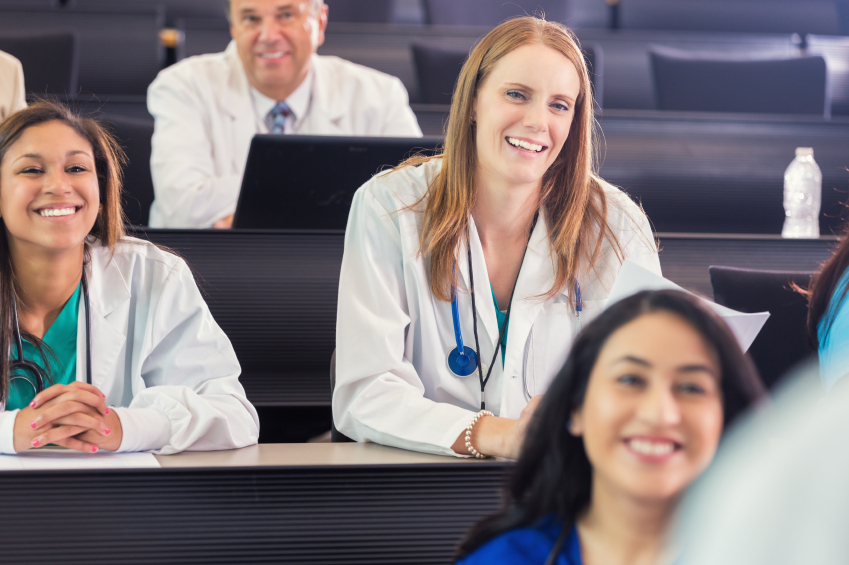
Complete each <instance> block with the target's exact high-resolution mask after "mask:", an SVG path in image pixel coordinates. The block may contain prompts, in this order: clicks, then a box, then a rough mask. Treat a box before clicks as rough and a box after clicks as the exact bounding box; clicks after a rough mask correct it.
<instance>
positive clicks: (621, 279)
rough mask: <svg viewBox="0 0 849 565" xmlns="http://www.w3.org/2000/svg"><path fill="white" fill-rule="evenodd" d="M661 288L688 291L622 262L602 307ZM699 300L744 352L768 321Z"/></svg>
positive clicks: (759, 315) (763, 314)
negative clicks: (716, 316) (725, 326)
mask: <svg viewBox="0 0 849 565" xmlns="http://www.w3.org/2000/svg"><path fill="white" fill-rule="evenodd" d="M664 289H673V290H681V291H683V292H687V291H686V290H684V289H683V288H681V287H680V286H678V285H677V284H675V283H674V282H672V281H670V280H667V279H665V278H663V277H660V276H658V275H656V274H654V273H652V272H651V271H649V270H648V269H645V268H643V267H641V266H640V265H637V264H636V263H634V262H633V261H631V260H630V259H625V262H624V263H622V267H620V268H619V274H618V275H616V282H614V283H613V288H611V289H610V294H609V295H608V297H607V304H606V305H605V308H606V307H607V306H610V305H611V304H613V303H615V302H618V301H620V300H622V299H623V298H627V297H628V296H631V295H632V294H636V293H638V292H640V291H641V290H664ZM689 294H692V293H689ZM698 298H699V300H701V301H703V302H704V303H705V304H707V305H709V306H710V308H711V309H712V310H713V311H714V312H716V313H717V314H719V315H720V316H721V317H722V319H723V320H725V323H726V324H728V326H729V327H730V328H731V331H732V332H734V336H735V337H736V338H737V341H738V342H739V343H740V347H741V348H742V349H743V351H748V350H749V347H750V346H751V345H752V342H753V341H755V338H756V337H758V333H759V332H760V331H761V328H763V327H764V324H765V323H766V320H767V318H769V312H757V313H753V314H747V313H745V312H737V311H736V310H732V309H731V308H726V307H725V306H721V305H719V304H716V303H715V302H711V301H710V300H705V299H704V298H702V297H698Z"/></svg>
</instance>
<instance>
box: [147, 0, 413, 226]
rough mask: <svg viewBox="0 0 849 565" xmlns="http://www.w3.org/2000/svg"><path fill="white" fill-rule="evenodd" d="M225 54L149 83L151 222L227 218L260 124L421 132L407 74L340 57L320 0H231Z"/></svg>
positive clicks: (281, 128) (274, 129)
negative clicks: (330, 48)
mask: <svg viewBox="0 0 849 565" xmlns="http://www.w3.org/2000/svg"><path fill="white" fill-rule="evenodd" d="M228 13H229V17H230V23H231V25H230V33H231V35H232V37H233V41H232V42H231V43H230V45H229V46H228V47H227V49H226V50H225V51H224V52H223V53H215V54H210V55H201V56H198V57H191V58H189V59H186V60H185V61H182V62H180V63H177V64H176V65H173V66H172V67H169V68H167V69H165V70H163V71H162V72H160V73H159V76H158V77H157V78H156V80H155V81H154V82H153V84H151V85H150V88H149V89H148V98H147V100H148V109H149V110H150V113H151V114H152V115H153V117H154V118H155V120H156V126H155V130H154V134H153V148H152V155H151V160H150V165H151V172H152V175H153V185H154V191H155V196H156V198H155V200H154V202H153V205H152V206H151V209H150V225H151V226H153V227H173V228H176V227H183V228H185V227H197V228H202V227H210V226H214V227H222V228H226V227H230V225H231V224H232V219H233V212H234V211H235V208H236V200H237V198H238V194H239V187H240V184H241V180H242V174H243V172H244V167H245V161H246V160H247V155H248V149H249V147H250V142H251V138H252V137H253V136H254V134H257V133H286V134H309V135H363V136H365V135H384V136H402V137H418V136H421V130H420V129H419V126H418V123H417V122H416V117H415V115H414V114H413V112H412V110H411V109H410V107H409V104H408V98H407V91H406V90H405V89H404V86H403V85H402V84H401V81H400V80H398V79H397V78H395V77H391V76H388V75H385V74H383V73H380V72H378V71H375V70H372V69H368V68H366V67H362V66H359V65H355V64H353V63H350V62H348V61H344V60H342V59H339V58H337V57H325V56H319V55H317V54H316V50H317V49H318V47H319V46H320V45H321V44H322V43H323V42H324V30H325V28H326V27H327V15H328V8H327V6H325V5H324V3H323V0H231V1H230V2H228Z"/></svg>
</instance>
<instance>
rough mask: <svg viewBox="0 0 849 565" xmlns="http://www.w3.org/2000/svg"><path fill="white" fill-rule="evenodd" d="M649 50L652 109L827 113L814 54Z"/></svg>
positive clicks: (822, 67)
mask: <svg viewBox="0 0 849 565" xmlns="http://www.w3.org/2000/svg"><path fill="white" fill-rule="evenodd" d="M649 55H650V57H651V66H652V75H653V78H654V88H655V99H656V102H657V109H658V110H677V111H684V112H744V113H752V114H754V113H759V114H813V115H818V116H826V117H827V116H829V115H830V114H831V106H830V104H829V99H828V91H827V89H826V64H825V59H824V58H823V57H820V56H813V57H796V58H789V59H738V58H733V59H731V58H716V56H715V55H711V54H706V53H692V52H691V53H688V52H683V51H678V50H672V49H667V48H661V47H655V48H653V49H651V50H650V52H649Z"/></svg>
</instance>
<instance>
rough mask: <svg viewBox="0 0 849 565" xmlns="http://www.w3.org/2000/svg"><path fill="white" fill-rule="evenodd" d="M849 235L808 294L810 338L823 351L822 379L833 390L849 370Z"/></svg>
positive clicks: (812, 280)
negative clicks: (848, 293) (848, 297)
mask: <svg viewBox="0 0 849 565" xmlns="http://www.w3.org/2000/svg"><path fill="white" fill-rule="evenodd" d="M847 291H849V238H847V237H844V238H843V241H842V242H841V244H840V246H839V247H838V248H837V249H836V250H835V251H834V253H832V255H831V257H829V258H828V259H827V260H826V261H825V262H824V263H823V264H822V267H820V270H819V271H817V272H816V273H814V276H813V277H812V278H811V284H810V286H809V287H808V291H807V292H806V294H807V295H808V340H809V341H810V342H811V344H812V345H813V346H815V347H816V348H817V350H818V352H819V360H820V379H822V384H823V387H824V388H825V389H826V390H830V389H831V387H833V386H834V385H835V384H836V383H837V381H839V380H840V379H841V378H843V377H845V376H846V375H847V374H849V305H847V302H846V294H847Z"/></svg>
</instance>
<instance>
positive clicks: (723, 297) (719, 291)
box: [709, 266, 816, 388]
mask: <svg viewBox="0 0 849 565" xmlns="http://www.w3.org/2000/svg"><path fill="white" fill-rule="evenodd" d="M709 272H710V280H711V284H712V285H713V298H714V300H715V301H716V303H717V304H721V305H723V306H727V307H728V308H732V309H734V310H737V311H740V312H769V313H770V316H769V319H768V320H767V321H766V324H764V327H763V329H761V332H760V333H759V334H758V337H757V338H756V339H755V341H754V343H752V346H751V347H750V348H749V355H751V357H752V360H753V361H754V362H755V365H756V366H757V368H758V371H759V372H760V374H761V378H762V379H763V382H764V384H765V385H766V386H767V388H772V387H773V386H774V385H775V383H776V382H778V381H779V380H780V378H781V377H782V376H783V375H784V374H785V373H787V371H788V370H789V369H790V368H791V367H793V366H794V365H796V364H798V363H799V362H801V361H803V360H805V359H807V358H809V357H811V356H812V355H813V354H815V353H816V351H815V350H814V349H813V347H811V345H810V344H809V343H808V339H807V317H808V303H807V300H806V299H805V297H804V296H802V295H801V294H799V293H798V292H796V291H795V290H793V288H792V285H794V284H795V285H798V286H799V287H802V288H806V287H807V286H808V284H809V283H810V281H811V272H810V271H803V272H798V271H757V270H751V269H735V268H732V267H716V266H711V267H710V268H709Z"/></svg>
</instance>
